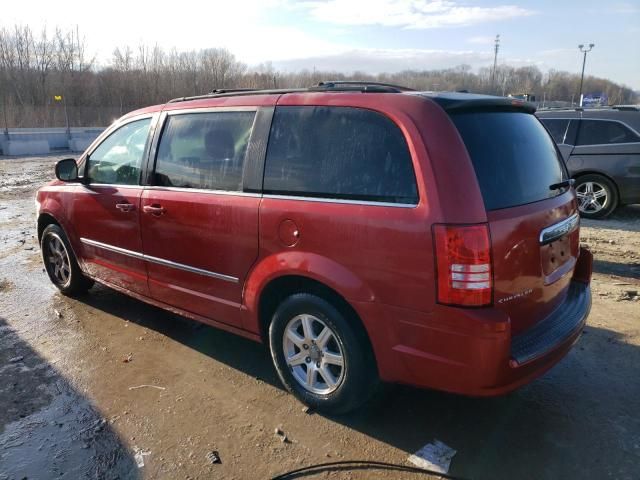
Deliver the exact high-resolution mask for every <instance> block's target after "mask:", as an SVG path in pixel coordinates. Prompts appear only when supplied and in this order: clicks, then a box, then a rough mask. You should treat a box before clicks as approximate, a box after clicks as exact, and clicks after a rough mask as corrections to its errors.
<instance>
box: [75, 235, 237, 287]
mask: <svg viewBox="0 0 640 480" xmlns="http://www.w3.org/2000/svg"><path fill="white" fill-rule="evenodd" d="M80 241H81V242H82V243H84V244H85V245H90V246H92V247H96V248H102V249H103V250H108V251H110V252H114V253H119V254H121V255H125V256H127V257H132V258H137V259H139V260H144V261H147V262H151V263H155V264H158V265H162V266H165V267H170V268H176V269H178V270H183V271H185V272H190V273H196V274H198V275H204V276H207V277H211V278H216V279H218V280H224V281H225V282H230V283H238V281H239V279H238V278H237V277H233V276H231V275H225V274H223V273H218V272H212V271H210V270H204V269H202V268H197V267H192V266H190V265H185V264H183V263H177V262H172V261H171V260H165V259H164V258H158V257H152V256H150V255H145V254H143V253H141V252H134V251H133V250H127V249H126V248H120V247H116V246H114V245H109V244H108V243H102V242H98V241H96V240H91V239H89V238H80Z"/></svg>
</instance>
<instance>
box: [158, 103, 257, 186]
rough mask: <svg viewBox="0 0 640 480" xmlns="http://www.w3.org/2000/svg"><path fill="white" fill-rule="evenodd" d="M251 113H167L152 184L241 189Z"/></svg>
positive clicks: (253, 114)
mask: <svg viewBox="0 0 640 480" xmlns="http://www.w3.org/2000/svg"><path fill="white" fill-rule="evenodd" d="M254 117H255V112H254V111H251V112H206V113H189V114H179V115H170V116H169V117H168V119H167V121H166V124H165V127H164V131H163V133H162V138H161V139H160V146H159V147H158V156H157V159H156V167H155V177H154V178H155V181H154V183H155V185H161V186H165V187H181V188H198V189H207V190H228V191H241V190H242V170H243V166H244V158H245V155H246V152H247V146H248V144H249V137H250V136H251V131H252V129H253V120H254Z"/></svg>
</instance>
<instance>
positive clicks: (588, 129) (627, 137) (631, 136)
mask: <svg viewBox="0 0 640 480" xmlns="http://www.w3.org/2000/svg"><path fill="white" fill-rule="evenodd" d="M629 142H640V138H638V135H636V134H635V133H634V132H633V131H631V130H630V129H629V128H628V127H626V126H625V125H623V124H622V123H618V122H612V121H610V120H581V121H580V129H579V131H578V145H606V144H612V143H629Z"/></svg>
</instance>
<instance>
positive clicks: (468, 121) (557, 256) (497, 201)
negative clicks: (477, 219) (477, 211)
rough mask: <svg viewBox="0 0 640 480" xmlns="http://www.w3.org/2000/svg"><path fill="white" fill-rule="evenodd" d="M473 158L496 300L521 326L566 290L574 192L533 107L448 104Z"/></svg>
mask: <svg viewBox="0 0 640 480" xmlns="http://www.w3.org/2000/svg"><path fill="white" fill-rule="evenodd" d="M449 113H450V117H451V119H452V120H453V123H454V124H455V126H456V127H457V129H458V131H459V133H460V135H461V137H462V139H463V141H464V143H465V146H466V148H467V151H468V152H469V156H470V158H471V161H472V163H473V165H474V168H475V172H476V176H477V179H478V184H479V187H480V190H481V192H482V196H483V199H484V204H485V209H486V211H487V220H488V222H489V229H490V234H491V242H492V256H493V275H494V305H495V306H496V308H499V309H501V310H503V311H505V313H507V314H508V315H509V316H510V318H511V321H512V332H513V333H514V334H518V333H519V332H521V331H523V330H526V329H527V328H529V327H530V326H532V325H533V324H535V323H537V322H538V321H540V320H542V319H544V318H545V317H546V316H547V315H548V314H549V313H551V312H552V311H553V309H554V308H556V307H557V306H558V305H559V304H560V303H561V302H562V301H563V299H564V298H565V296H566V293H567V290H568V286H569V282H570V280H571V277H572V272H573V269H574V266H575V264H576V261H577V257H578V251H579V231H578V223H579V217H578V210H577V204H576V200H575V194H574V192H573V191H572V190H571V189H570V187H569V186H567V184H566V183H565V184H564V186H562V182H565V181H566V180H568V178H569V177H568V173H567V171H566V168H565V166H564V164H563V161H562V159H561V157H560V154H559V152H558V149H557V148H556V145H555V144H554V142H553V140H552V138H551V137H550V136H549V134H548V132H547V131H546V129H545V128H544V127H543V126H542V124H541V123H540V121H539V120H538V119H537V118H536V117H535V116H534V115H533V114H532V112H531V111H530V110H526V109H518V108H491V107H490V106H489V107H484V108H481V109H477V108H476V109H474V108H471V109H461V110H453V111H450V112H449Z"/></svg>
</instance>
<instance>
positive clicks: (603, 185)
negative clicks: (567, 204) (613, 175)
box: [576, 174, 618, 218]
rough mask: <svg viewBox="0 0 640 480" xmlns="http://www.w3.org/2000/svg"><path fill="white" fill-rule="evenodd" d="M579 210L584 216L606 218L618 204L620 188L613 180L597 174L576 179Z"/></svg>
mask: <svg viewBox="0 0 640 480" xmlns="http://www.w3.org/2000/svg"><path fill="white" fill-rule="evenodd" d="M576 195H577V196H578V210H580V215H582V216H583V217H584V218H605V217H608V216H609V215H611V213H613V211H614V210H615V209H616V207H617V206H618V190H617V189H616V186H615V185H614V184H613V182H612V181H611V180H609V179H608V178H607V177H604V176H602V175H597V174H589V175H583V176H582V177H578V179H577V180H576Z"/></svg>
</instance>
